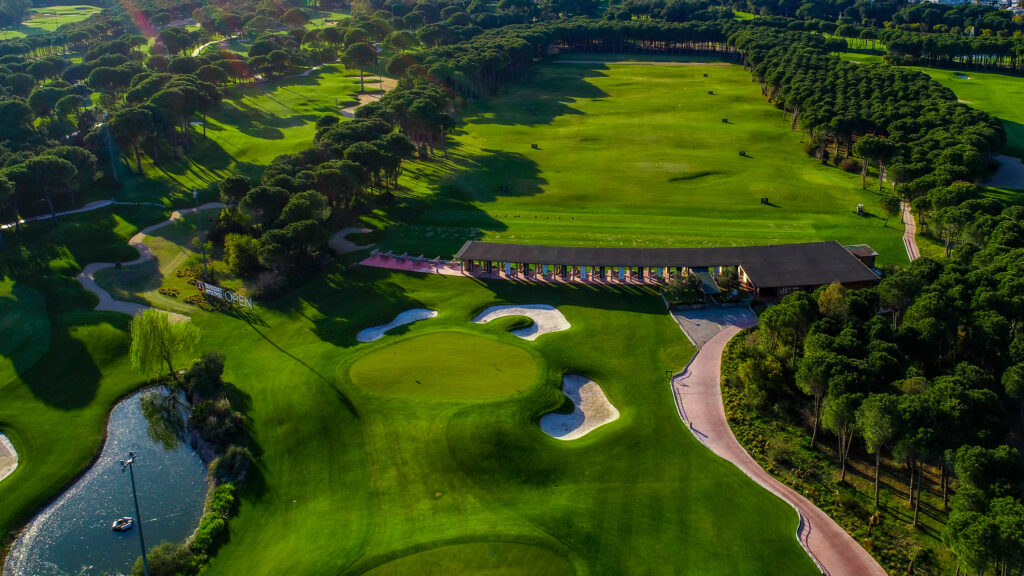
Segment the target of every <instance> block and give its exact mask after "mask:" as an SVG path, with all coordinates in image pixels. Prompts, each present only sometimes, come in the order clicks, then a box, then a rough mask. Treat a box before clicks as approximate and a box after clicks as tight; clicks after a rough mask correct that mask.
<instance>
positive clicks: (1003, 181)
mask: <svg viewBox="0 0 1024 576" xmlns="http://www.w3.org/2000/svg"><path fill="white" fill-rule="evenodd" d="M996 160H998V161H999V168H997V169H996V171H995V172H994V173H993V174H991V175H990V176H989V179H988V185H989V186H995V187H996V188H1009V189H1011V190H1021V189H1024V163H1022V162H1021V159H1020V158H1015V157H1013V156H1006V155H1002V156H996Z"/></svg>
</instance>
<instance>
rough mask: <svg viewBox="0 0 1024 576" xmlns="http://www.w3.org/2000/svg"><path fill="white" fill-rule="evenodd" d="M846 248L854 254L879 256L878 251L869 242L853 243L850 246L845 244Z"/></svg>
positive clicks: (864, 256) (865, 256)
mask: <svg viewBox="0 0 1024 576" xmlns="http://www.w3.org/2000/svg"><path fill="white" fill-rule="evenodd" d="M844 248H846V249H847V250H849V251H850V253H851V254H853V255H854V256H860V257H862V258H867V257H871V256H878V252H875V249H874V248H872V247H871V246H868V245H867V244H852V245H849V246H844Z"/></svg>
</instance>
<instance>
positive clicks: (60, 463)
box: [0, 212, 814, 575]
mask: <svg viewBox="0 0 1024 576" xmlns="http://www.w3.org/2000/svg"><path fill="white" fill-rule="evenodd" d="M92 218H94V219H95V220H96V223H94V224H93V225H92V226H93V228H91V230H93V232H92V235H91V236H90V238H92V239H99V238H101V236H100V235H99V232H98V231H100V230H102V229H103V228H104V227H106V228H107V229H108V233H109V234H110V235H111V236H112V238H116V239H117V240H112V241H111V242H110V243H109V245H108V248H107V249H105V250H98V249H96V250H94V256H95V257H96V258H97V259H102V260H111V259H116V258H118V257H120V254H122V253H123V252H124V248H125V247H126V246H125V242H126V241H127V238H129V237H130V236H131V234H133V233H134V231H135V230H137V229H138V228H139V227H141V226H142V225H145V224H149V223H152V221H151V218H152V217H151V216H150V217H149V218H146V219H143V218H141V216H140V215H135V214H127V213H126V214H121V213H120V212H118V213H117V216H115V215H114V214H102V213H100V214H94V215H92ZM82 220H86V219H85V218H83V219H82ZM66 225H67V226H69V227H70V226H72V225H80V226H81V225H84V223H81V222H78V221H77V220H74V221H73V220H72V219H68V222H67V224H66ZM183 226H184V225H183ZM114 230H117V232H115V231H114ZM188 237H189V235H188V233H187V228H184V227H183V228H182V230H174V229H171V230H169V231H168V234H167V237H166V238H165V240H168V241H171V239H176V240H177V241H178V242H181V243H183V244H184V243H185V242H187V238H188ZM53 238H54V236H53V234H52V233H45V234H44V233H39V236H38V239H39V241H40V242H42V241H43V240H45V239H51V240H52V239H53ZM80 239H81V240H84V239H87V238H81V237H80ZM30 240H31V239H30ZM65 250H66V252H62V251H57V252H56V254H58V256H59V255H60V254H65V256H63V258H65V260H66V263H64V264H62V265H60V266H58V265H56V264H53V265H47V266H45V267H46V268H47V269H51V270H52V269H56V270H62V271H64V273H63V274H61V273H57V272H51V273H48V274H45V275H43V276H38V277H33V276H32V275H26V277H25V279H24V280H22V276H21V275H20V274H18V275H15V276H14V280H13V284H11V282H7V283H6V284H4V286H5V288H4V290H5V292H4V295H3V297H4V298H9V297H8V296H7V293H11V294H15V293H17V292H18V291H19V289H18V284H19V283H21V282H24V283H25V284H29V283H30V282H29V280H32V279H33V278H34V282H35V284H33V285H32V287H33V289H35V290H37V291H38V292H40V293H42V294H43V295H44V296H45V297H46V299H47V301H46V305H47V308H46V314H47V315H48V317H49V320H50V325H51V336H50V338H51V341H52V344H51V345H50V347H49V349H48V350H47V352H46V353H45V355H44V356H43V357H42V358H41V359H40V360H39V361H38V362H36V363H35V365H34V366H32V367H28V368H26V369H17V370H11V369H10V368H2V369H4V370H6V372H4V374H3V376H4V378H3V379H2V380H0V382H6V383H5V384H2V385H0V394H2V397H3V398H4V402H3V403H2V404H0V429H2V430H3V431H4V432H6V433H9V434H10V436H11V438H12V440H13V441H14V443H15V445H16V446H17V447H18V449H19V450H20V451H21V452H22V458H23V460H22V461H23V463H24V466H23V467H22V468H19V470H18V472H16V473H15V475H13V476H11V478H10V479H8V480H6V481H4V482H3V483H0V499H3V501H4V503H5V505H4V506H3V507H2V509H0V533H6V532H7V531H8V530H10V529H11V528H13V527H14V526H16V525H17V524H18V523H19V522H20V521H23V520H24V519H26V517H27V515H29V514H30V512H31V511H32V510H34V509H36V508H38V507H39V506H41V505H42V504H44V503H45V502H46V501H47V500H48V499H49V498H51V497H52V496H54V495H55V494H56V493H57V492H58V491H59V488H60V486H61V485H63V484H64V483H65V482H66V481H67V480H68V479H69V477H70V476H71V475H73V474H74V473H75V472H76V471H78V470H80V469H82V467H83V466H85V464H86V463H87V462H88V460H89V457H90V456H91V455H92V453H93V450H95V449H96V448H97V446H98V445H99V442H100V439H101V434H102V430H103V422H104V418H105V415H106V410H108V409H109V407H110V406H111V405H112V404H113V403H114V401H115V400H116V398H117V397H118V396H119V395H121V394H123V393H124V392H126V391H128V390H130V389H132V388H134V387H136V386H138V385H139V384H140V381H139V378H138V376H137V375H136V373H135V372H134V371H133V370H131V369H130V367H129V366H128V361H127V357H126V352H127V346H128V336H127V328H128V318H127V317H126V316H123V315H118V314H104V313H96V312H91V311H89V310H88V308H89V306H91V298H90V297H88V295H86V294H83V293H82V291H81V289H79V288H77V285H76V284H74V283H73V282H72V281H71V280H70V279H69V276H70V275H72V274H73V272H74V270H75V269H76V268H77V266H80V265H83V264H84V263H85V262H86V260H84V259H83V258H81V257H80V255H77V254H76V253H75V250H76V247H65ZM158 256H159V257H161V258H165V257H168V258H171V259H173V258H175V255H174V252H173V251H172V250H159V251H158ZM157 268H159V269H163V268H164V263H163V262H161V263H160V265H158V266H157ZM17 301H18V302H24V306H25V307H27V308H29V309H33V310H36V311H37V312H36V313H38V310H39V307H38V301H36V302H35V303H33V301H32V296H20V295H19V296H18V300H17ZM500 303H524V304H528V303H549V304H553V305H556V306H558V307H559V309H560V310H561V311H562V312H563V313H564V314H565V315H566V317H567V318H568V320H569V321H570V323H571V324H572V328H571V329H569V330H567V331H564V332H559V333H556V334H548V335H544V336H542V337H541V338H539V339H538V340H537V341H535V342H526V341H523V340H521V339H519V338H517V337H515V336H513V335H511V334H508V333H507V332H506V331H505V330H504V328H507V326H502V325H476V324H473V323H472V322H471V319H472V318H473V317H474V316H475V315H476V314H477V313H478V312H479V311H480V310H481V309H483V308H484V307H486V306H489V305H493V304H500ZM5 304H6V305H8V306H10V304H9V303H6V301H5ZM257 304H258V307H257V309H256V310H255V313H253V314H244V315H243V314H238V315H233V314H222V313H205V312H199V311H193V314H194V316H193V322H195V323H196V324H197V325H198V326H199V327H200V328H201V329H202V330H203V337H202V340H201V341H200V349H201V350H208V349H212V348H216V349H219V350H221V351H222V352H224V353H225V355H226V357H227V362H226V367H227V369H226V374H225V376H226V378H227V380H228V381H230V382H232V383H233V384H234V385H235V386H237V387H238V388H239V389H240V391H241V392H240V397H241V398H243V399H244V401H242V404H244V405H245V409H246V410H247V413H248V415H249V418H250V422H249V424H250V425H251V428H252V431H253V435H254V437H255V438H256V440H257V441H258V443H259V448H260V449H259V451H258V459H259V468H258V472H257V473H256V474H255V477H254V478H253V479H252V480H251V481H250V482H249V483H247V484H246V485H245V486H244V487H243V489H242V492H241V498H242V502H241V506H240V508H239V511H238V515H237V517H235V518H234V519H232V521H231V524H230V540H229V541H228V542H227V544H226V545H225V546H224V547H222V548H221V549H220V551H219V552H218V554H217V555H216V556H215V557H214V558H213V561H212V563H211V565H210V567H209V569H208V572H207V573H209V574H251V575H258V574H281V573H288V574H323V573H354V574H359V573H364V572H367V571H371V570H375V572H373V573H375V574H423V573H437V574H442V573H444V574H452V573H464V572H473V573H484V574H487V573H490V574H531V575H533V574H568V573H575V574H636V573H672V574H685V573H690V574H735V573H759V574H813V573H814V566H813V564H812V563H811V562H810V561H809V560H808V558H807V557H806V555H805V554H804V553H803V551H802V549H801V548H800V547H799V545H798V544H797V542H796V540H795V538H794V537H793V534H794V531H795V529H796V524H797V518H796V516H795V515H794V514H793V512H792V510H791V509H790V508H789V507H788V506H787V505H785V504H784V503H782V502H781V501H779V500H778V499H776V498H775V497H773V496H771V495H769V494H768V493H767V492H765V491H764V490H763V489H761V488H760V487H758V486H757V485H755V484H754V483H753V482H751V481H750V480H748V479H747V478H746V477H745V476H743V475H742V474H741V473H739V472H738V471H737V470H736V469H735V468H734V467H733V466H732V465H730V464H728V463H726V462H724V461H722V460H719V459H718V458H716V457H714V456H713V455H712V454H711V453H710V452H708V451H707V450H706V449H704V448H703V447H702V446H701V445H700V444H699V443H698V442H697V441H696V440H694V439H693V437H692V435H691V434H690V433H689V431H688V430H687V429H686V427H685V426H684V425H683V423H682V422H681V421H680V419H679V417H678V414H677V413H676V408H675V405H674V402H673V399H672V394H671V390H670V387H669V384H668V381H667V378H666V376H665V373H666V371H669V370H678V369H680V368H681V367H682V366H684V365H685V363H686V362H687V361H688V360H689V358H690V357H691V356H692V354H693V348H692V347H691V346H690V345H689V343H688V342H687V341H686V340H685V338H684V337H683V335H682V333H681V332H680V331H679V329H678V327H676V326H675V324H674V323H673V322H672V321H671V319H670V318H669V317H668V315H667V314H666V313H665V311H664V305H663V304H662V302H661V300H660V298H658V297H657V296H656V295H655V294H653V293H652V292H649V291H644V290H637V289H634V288H600V289H598V288H594V287H582V286H580V287H565V288H554V287H542V286H532V285H520V284H512V283H504V282H500V283H482V282H477V281H473V280H469V279H457V278H449V277H443V276H425V275H415V274H404V273H393V272H389V271H384V270H375V269H366V268H360V267H349V266H346V265H345V264H344V263H340V264H338V265H337V266H336V267H334V268H333V269H332V270H331V271H329V272H328V273H327V274H326V276H324V277H323V278H321V279H319V280H316V281H314V282H312V283H311V284H309V285H307V286H306V287H304V288H302V289H300V290H298V291H297V292H296V293H294V294H292V295H290V296H288V297H286V298H283V299H280V300H276V301H264V302H258V303H257ZM413 307H427V308H432V309H436V310H438V311H439V312H440V314H439V316H438V317H437V318H435V319H432V320H429V321H424V322H420V323H417V324H413V325H411V326H410V327H409V328H408V330H407V332H403V331H402V330H399V331H396V333H393V334H389V335H387V336H385V337H384V338H382V339H381V340H378V341H376V342H373V343H370V344H359V343H357V342H356V340H355V335H356V333H357V332H358V331H359V330H361V329H363V328H366V327H369V326H373V325H375V324H379V323H380V322H381V321H382V320H383V321H387V320H389V319H391V318H393V317H394V316H395V315H396V314H397V313H398V312H401V311H403V310H406V309H409V308H413ZM26 313H27V312H19V314H21V315H22V316H24V315H25V314H26ZM32 334H33V335H36V334H38V335H39V337H40V338H42V337H43V334H44V333H43V331H37V330H32ZM33 337H34V336H33ZM20 339H21V340H25V338H20ZM40 345H41V344H40ZM474 347H476V350H474ZM19 348H20V347H19ZM398 352H401V354H398ZM5 354H6V353H5ZM389 357H390V359H391V360H390V363H391V365H390V366H389V365H386V364H387V362H388V358H389ZM360 364H363V365H364V366H370V365H372V364H376V366H373V369H372V370H368V371H367V373H368V377H369V378H371V379H372V378H380V376H381V374H383V375H384V376H387V375H388V374H392V375H394V376H396V377H400V376H401V374H402V373H403V372H410V373H414V374H415V377H416V378H417V379H419V380H420V381H421V382H423V383H424V384H425V386H424V388H420V389H419V390H415V391H413V390H410V386H411V384H410V383H409V381H408V380H401V381H399V382H396V383H387V385H389V386H394V387H395V388H394V389H395V390H396V393H395V395H389V394H379V393H377V391H379V390H377V391H375V392H368V391H366V390H365V389H364V388H365V387H366V383H367V381H366V380H360V378H362V377H361V376H357V378H356V381H353V379H352V378H350V377H349V375H350V374H353V375H357V374H359V373H360V371H361V370H363V369H362V368H361V367H360ZM497 370H501V372H502V373H501V375H496V374H495V372H497ZM567 371H571V372H579V373H583V374H586V375H587V376H588V377H591V378H593V379H594V380H595V381H597V382H599V383H600V384H601V387H602V389H603V390H604V391H605V393H606V394H607V396H608V398H609V399H610V401H611V402H612V403H613V404H614V405H615V406H616V408H617V409H618V410H619V411H620V413H621V417H620V419H619V421H618V422H616V425H615V426H609V427H605V428H603V429H600V430H596V431H594V432H592V433H591V434H589V435H588V436H586V437H585V438H582V439H580V440H575V441H573V442H560V441H557V440H554V439H552V438H550V437H548V436H547V435H545V434H544V433H543V432H542V431H541V430H540V429H539V426H538V425H537V421H538V419H539V417H540V416H541V415H543V414H545V413H547V412H549V411H551V410H554V409H558V408H559V407H561V406H563V404H564V402H565V397H564V396H563V395H562V394H561V392H560V386H561V376H562V374H563V373H564V372H567ZM441 386H444V389H440V388H439V387H441ZM513 387H514V389H513ZM399 388H401V389H399ZM424 389H426V391H427V392H428V393H429V396H428V395H426V394H423V392H424ZM452 391H455V392H457V393H455V394H452V393H451V392H452ZM412 392H416V393H417V394H418V395H415V396H413V395H411V393H412ZM484 392H486V394H484ZM484 396H486V397H484ZM8 503H10V504H8ZM297 550H301V551H302V553H297V552H296V551H297ZM424 564H427V565H426V566H425V567H424Z"/></svg>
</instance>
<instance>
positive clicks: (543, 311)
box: [473, 304, 571, 340]
mask: <svg viewBox="0 0 1024 576" xmlns="http://www.w3.org/2000/svg"><path fill="white" fill-rule="evenodd" d="M505 316H526V317H527V318H529V319H530V320H533V324H531V325H530V326H528V327H526V328H520V329H518V330H513V331H512V333H513V334H515V335H516V336H519V337H520V338H522V339H524V340H536V339H537V338H538V337H539V336H541V335H542V334H547V333H549V332H561V331H562V330H568V329H569V328H570V327H571V325H570V324H569V321H568V320H566V319H565V316H564V315H563V314H562V313H561V312H559V311H558V309H557V308H555V307H554V306H549V305H547V304H524V305H521V306H491V307H490V308H488V309H487V310H484V311H483V312H481V313H480V314H479V315H478V316H477V317H476V318H473V322H476V323H477V324H486V323H488V322H490V321H491V320H496V319H498V318H504V317H505Z"/></svg>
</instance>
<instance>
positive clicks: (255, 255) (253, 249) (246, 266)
mask: <svg viewBox="0 0 1024 576" xmlns="http://www.w3.org/2000/svg"><path fill="white" fill-rule="evenodd" d="M259 251H260V245H259V241H258V240H256V239H255V238H253V237H252V236H246V235H244V234H228V235H227V236H226V237H225V238H224V261H225V262H226V263H227V265H228V270H230V271H231V273H232V274H235V275H236V276H248V275H251V274H254V273H256V272H259V271H260V270H261V267H260V258H259Z"/></svg>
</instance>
